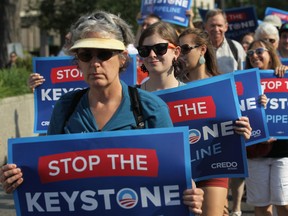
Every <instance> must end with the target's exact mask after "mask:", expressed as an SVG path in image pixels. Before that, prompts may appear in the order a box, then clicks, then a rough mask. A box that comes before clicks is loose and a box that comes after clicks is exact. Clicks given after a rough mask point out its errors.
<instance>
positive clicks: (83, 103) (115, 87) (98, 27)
mask: <svg viewBox="0 0 288 216" xmlns="http://www.w3.org/2000/svg"><path fill="white" fill-rule="evenodd" d="M80 19H81V18H80ZM72 35H73V36H72V42H73V46H72V47H71V49H70V51H71V52H73V53H74V55H75V60H76V64H77V65H78V67H79V68H80V70H81V71H82V72H83V74H84V79H85V81H86V82H87V84H88V85H89V89H88V90H86V91H84V92H82V95H80V96H79V94H78V93H77V92H69V93H67V94H65V95H63V96H62V97H61V98H60V99H59V100H58V101H57V103H56V105H55V107H54V110H53V113H52V117H51V121H50V126H49V129H48V134H49V135H54V134H61V133H67V134H68V133H89V132H96V131H111V130H132V129H135V128H139V125H137V124H136V120H135V118H134V113H133V107H132V105H133V104H132V102H131V100H132V99H131V98H130V96H129V90H128V86H127V85H126V84H125V83H124V82H122V81H120V78H119V73H120V72H121V71H122V70H123V69H124V68H125V67H126V66H127V63H128V61H129V56H128V52H127V49H126V47H127V45H128V44H131V43H133V35H132V31H131V29H130V27H129V26H128V25H127V23H126V22H125V21H124V20H122V19H121V18H120V17H118V16H116V15H113V14H110V13H107V12H102V11H98V12H95V13H93V14H91V15H90V16H89V18H88V19H84V20H83V22H81V23H79V24H78V25H77V26H76V27H75V28H74V29H73V30H72ZM136 91H137V90H136ZM137 92H138V95H139V98H138V99H139V101H140V102H139V103H140V104H141V106H142V114H143V115H142V119H143V121H142V122H141V123H142V124H141V125H140V126H142V128H163V127H172V122H171V119H170V116H169V111H168V108H167V106H166V104H165V103H164V102H163V101H162V100H161V99H160V98H158V97H157V96H155V95H153V94H150V93H148V92H146V91H143V90H139V91H137ZM76 95H78V102H77V103H75V104H74V107H72V112H71V113H67V111H68V110H71V104H73V102H75V96H76ZM69 115H70V116H69ZM22 176H23V173H22V172H21V170H20V168H18V167H17V166H16V165H15V164H7V165H4V166H3V167H2V168H1V170H0V181H1V183H2V186H3V188H4V191H6V192H7V193H11V192H12V191H13V190H15V189H16V188H17V187H18V186H19V185H20V184H21V183H22V182H23V178H22ZM202 200H203V191H202V190H201V189H187V190H185V192H184V195H183V201H184V203H185V204H186V205H188V207H189V210H190V211H192V212H194V213H195V214H201V213H202V210H201V206H202Z"/></svg>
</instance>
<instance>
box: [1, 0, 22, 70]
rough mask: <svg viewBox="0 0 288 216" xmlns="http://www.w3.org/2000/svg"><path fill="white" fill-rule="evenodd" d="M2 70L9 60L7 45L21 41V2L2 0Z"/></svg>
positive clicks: (17, 0)
mask: <svg viewBox="0 0 288 216" xmlns="http://www.w3.org/2000/svg"><path fill="white" fill-rule="evenodd" d="M0 26H1V31H0V50H1V51H0V68H2V67H4V65H5V63H6V62H7V60H8V53H7V44H9V43H13V42H19V39H20V32H19V31H20V1H19V0H2V1H1V6H0Z"/></svg>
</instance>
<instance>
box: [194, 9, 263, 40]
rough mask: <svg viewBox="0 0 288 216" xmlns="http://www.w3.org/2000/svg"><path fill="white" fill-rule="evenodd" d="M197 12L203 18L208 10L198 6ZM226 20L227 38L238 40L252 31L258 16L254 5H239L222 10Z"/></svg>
mask: <svg viewBox="0 0 288 216" xmlns="http://www.w3.org/2000/svg"><path fill="white" fill-rule="evenodd" d="M198 10H199V14H200V16H201V18H202V19H203V20H204V19H205V15H206V13H207V11H208V10H205V9H201V8H199V9H198ZM223 11H224V12H225V14H226V18H227V22H228V30H227V32H226V33H225V36H226V37H227V38H230V39H233V40H236V41H240V40H241V39H242V37H243V35H245V34H247V33H248V32H254V31H255V30H256V28H257V27H258V21H257V20H258V18H257V14H256V11H255V8H254V7H241V8H231V9H225V10H223Z"/></svg>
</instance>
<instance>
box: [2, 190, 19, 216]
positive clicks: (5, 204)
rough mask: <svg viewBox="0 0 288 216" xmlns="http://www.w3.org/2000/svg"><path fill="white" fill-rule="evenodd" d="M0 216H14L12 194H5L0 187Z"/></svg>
mask: <svg viewBox="0 0 288 216" xmlns="http://www.w3.org/2000/svg"><path fill="white" fill-rule="evenodd" d="M0 215H1V216H15V215H16V211H15V208H14V201H13V195H12V194H5V193H4V192H3V189H2V186H1V185H0Z"/></svg>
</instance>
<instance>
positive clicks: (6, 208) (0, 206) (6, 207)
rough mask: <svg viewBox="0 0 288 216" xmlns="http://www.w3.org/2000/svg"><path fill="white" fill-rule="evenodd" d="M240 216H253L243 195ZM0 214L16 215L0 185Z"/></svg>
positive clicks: (251, 209)
mask: <svg viewBox="0 0 288 216" xmlns="http://www.w3.org/2000/svg"><path fill="white" fill-rule="evenodd" d="M229 205H230V206H231V196H229ZM242 212H243V213H242V216H254V212H253V207H251V206H249V205H247V204H246V203H245V196H244V197H243V202H242ZM0 216H16V211H15V208H14V201H13V196H12V195H11V194H9V195H8V194H5V193H4V192H3V190H2V187H1V186H0Z"/></svg>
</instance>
